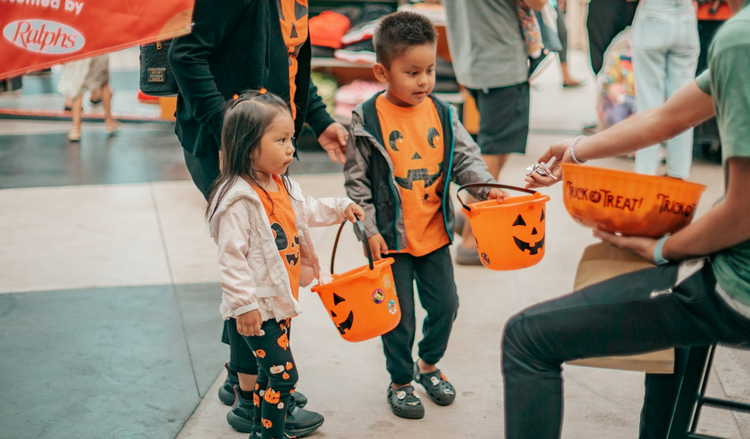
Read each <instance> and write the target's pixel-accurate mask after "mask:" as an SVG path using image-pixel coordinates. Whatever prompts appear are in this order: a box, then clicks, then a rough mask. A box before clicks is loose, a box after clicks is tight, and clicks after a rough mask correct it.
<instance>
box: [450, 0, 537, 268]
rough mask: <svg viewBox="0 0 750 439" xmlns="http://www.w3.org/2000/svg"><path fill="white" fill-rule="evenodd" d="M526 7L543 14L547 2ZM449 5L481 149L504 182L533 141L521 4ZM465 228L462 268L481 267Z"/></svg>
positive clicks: (464, 0)
mask: <svg viewBox="0 0 750 439" xmlns="http://www.w3.org/2000/svg"><path fill="white" fill-rule="evenodd" d="M524 3H526V6H528V7H529V8H530V9H532V10H535V11H538V10H541V9H542V7H543V6H544V4H545V3H547V0H525V1H524ZM443 5H444V6H445V11H446V15H447V18H448V43H449V46H450V51H451V57H452V59H453V68H454V69H455V71H456V78H457V79H458V82H459V83H460V84H461V85H463V86H464V87H466V88H467V89H468V91H469V93H470V94H471V95H472V97H474V99H475V100H476V103H477V108H478V110H479V115H480V117H481V120H480V122H479V134H478V137H477V141H478V143H479V149H480V150H481V153H482V159H483V160H484V162H485V163H486V164H487V170H488V171H489V172H490V174H491V175H492V177H493V178H494V179H495V180H499V176H500V170H502V168H503V166H504V165H505V162H506V161H507V160H508V156H509V155H510V154H511V153H517V154H524V153H525V152H526V140H527V137H528V135H529V105H530V101H531V94H530V89H529V82H528V79H529V61H528V53H527V47H526V42H525V41H524V36H523V33H522V32H521V25H520V22H519V18H518V14H517V12H516V2H515V0H444V1H443ZM469 201H473V200H469ZM457 223H459V224H460V221H459V220H457ZM464 223H465V224H464V226H463V230H462V231H461V232H462V233H461V235H462V237H463V241H462V242H461V244H460V245H458V246H457V248H456V263H458V264H461V265H481V264H482V262H481V261H480V260H479V255H478V254H477V250H476V245H477V244H476V240H475V239H474V236H473V234H472V233H471V226H470V224H469V222H468V221H464Z"/></svg>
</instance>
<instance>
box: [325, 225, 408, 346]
mask: <svg viewBox="0 0 750 439" xmlns="http://www.w3.org/2000/svg"><path fill="white" fill-rule="evenodd" d="M345 225H346V221H345V222H344V223H343V224H341V227H339V231H338V234H337V235H336V242H335V243H334V244H333V254H332V255H331V275H332V276H333V281H332V282H330V283H327V284H323V285H316V286H315V287H313V288H312V291H314V292H316V293H318V296H320V300H322V301H323V305H324V306H325V308H326V310H327V311H328V314H329V315H330V316H331V320H332V321H333V324H334V325H335V326H336V329H338V330H339V333H340V334H341V336H342V337H343V338H344V340H347V341H351V342H356V341H363V340H368V339H370V338H373V337H377V336H380V335H383V334H385V333H386V332H389V331H390V330H391V329H393V328H395V327H396V325H398V323H399V322H400V321H401V307H400V306H399V303H398V297H397V296H396V286H395V285H394V282H393V272H392V271H391V264H393V258H384V259H381V260H379V261H376V262H373V261H372V254H371V253H370V246H369V245H368V241H367V235H366V234H365V228H364V226H363V225H362V223H361V222H359V221H357V223H356V224H355V228H354V231H355V233H356V234H357V237H358V238H359V240H360V241H362V242H363V243H364V247H365V252H366V253H367V260H368V262H369V264H368V265H365V266H363V267H360V268H355V269H354V270H350V271H347V272H346V273H343V274H333V263H334V261H335V258H336V248H337V247H338V245H339V237H340V236H341V230H342V229H343V228H344V226H345Z"/></svg>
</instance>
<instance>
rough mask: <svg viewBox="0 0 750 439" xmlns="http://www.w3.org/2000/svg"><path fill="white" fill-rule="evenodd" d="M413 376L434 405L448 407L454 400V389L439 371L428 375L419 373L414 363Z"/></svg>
mask: <svg viewBox="0 0 750 439" xmlns="http://www.w3.org/2000/svg"><path fill="white" fill-rule="evenodd" d="M414 376H415V377H416V381H417V382H418V383H419V384H421V385H422V387H424V390H425V392H427V396H429V397H430V399H431V400H432V402H434V403H435V404H437V405H450V404H451V403H453V400H455V399H456V389H454V388H453V385H452V384H451V383H449V382H448V379H447V378H445V375H443V374H442V373H441V372H440V369H438V370H436V371H434V372H430V373H420V372H419V368H418V367H417V364H416V363H414Z"/></svg>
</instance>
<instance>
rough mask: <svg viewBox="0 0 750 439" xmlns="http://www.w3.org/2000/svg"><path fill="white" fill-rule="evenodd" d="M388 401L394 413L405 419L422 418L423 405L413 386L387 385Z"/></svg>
mask: <svg viewBox="0 0 750 439" xmlns="http://www.w3.org/2000/svg"><path fill="white" fill-rule="evenodd" d="M388 403H389V404H390V405H391V411H392V412H393V414H394V415H396V416H398V417H400V418H406V419H422V418H423V417H424V406H423V405H422V401H420V400H419V396H417V394H416V393H414V386H404V387H399V388H398V389H391V385H390V384H389V385H388Z"/></svg>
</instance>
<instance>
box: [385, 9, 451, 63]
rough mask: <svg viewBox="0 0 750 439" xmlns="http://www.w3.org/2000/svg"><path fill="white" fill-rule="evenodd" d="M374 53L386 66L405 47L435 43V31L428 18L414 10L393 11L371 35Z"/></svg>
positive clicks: (403, 50)
mask: <svg viewBox="0 0 750 439" xmlns="http://www.w3.org/2000/svg"><path fill="white" fill-rule="evenodd" d="M373 43H374V44H375V55H376V56H377V60H378V62H379V63H380V64H383V65H384V66H385V67H386V68H388V67H390V66H391V62H393V60H395V59H397V58H398V57H400V56H401V55H403V54H404V52H406V50H407V49H409V48H411V47H414V46H419V45H422V44H432V45H435V44H436V43H437V31H436V30H435V26H433V25H432V22H431V21H430V19H429V18H427V17H425V16H424V15H422V14H417V13H416V12H407V11H401V12H394V13H393V14H389V15H386V16H385V17H384V18H383V19H382V21H381V22H380V26H378V29H377V30H376V31H375V35H374V37H373Z"/></svg>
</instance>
